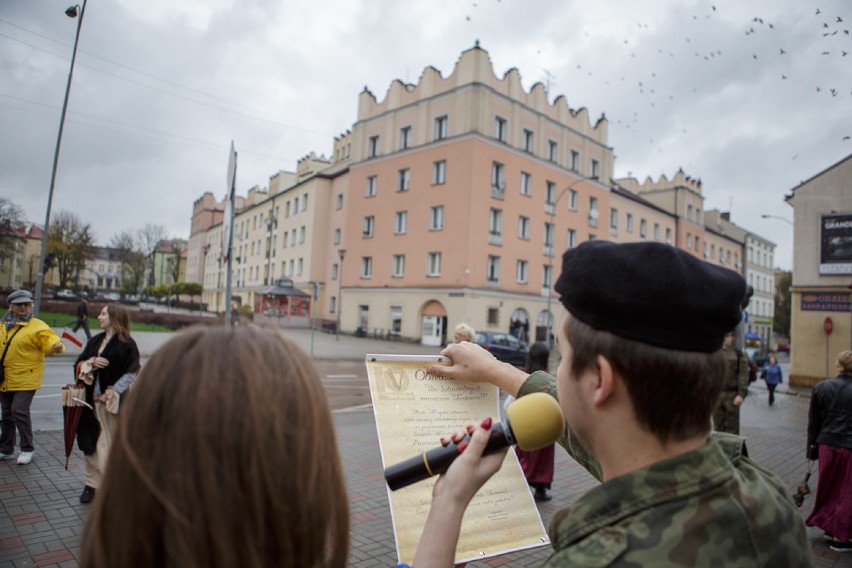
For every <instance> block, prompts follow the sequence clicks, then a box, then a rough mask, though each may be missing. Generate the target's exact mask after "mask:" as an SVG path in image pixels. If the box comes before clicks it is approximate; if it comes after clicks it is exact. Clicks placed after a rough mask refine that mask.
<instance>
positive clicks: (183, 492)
mask: <svg viewBox="0 0 852 568" xmlns="http://www.w3.org/2000/svg"><path fill="white" fill-rule="evenodd" d="M107 469H108V473H107V475H106V477H105V478H104V483H103V485H102V486H101V489H100V491H99V495H100V496H99V498H98V500H97V501H96V502H95V503H94V506H93V509H92V511H91V514H90V515H89V519H88V523H87V525H86V529H85V531H84V533H83V539H82V542H81V546H80V549H81V554H82V562H81V565H82V566H85V567H91V566H95V567H106V566H123V567H133V566H166V567H169V566H175V567H176V566H181V567H183V566H205V567H210V566H212V567H216V566H222V567H224V566H228V567H230V566H250V567H261V566H293V567H295V566H310V567H329V568H337V567H343V566H345V565H346V559H347V555H348V543H349V512H348V498H347V493H346V486H345V483H344V477H343V470H342V466H341V463H340V458H339V456H338V453H337V444H336V441H335V432H334V425H333V423H332V419H331V413H330V411H329V407H328V402H327V400H326V396H325V391H324V389H323V387H322V384H321V383H320V379H319V377H318V375H317V372H316V370H315V368H314V367H313V364H312V362H311V360H310V359H309V358H308V356H307V355H305V353H304V352H302V351H301V350H300V349H299V348H298V347H296V346H295V345H294V344H292V343H291V342H290V341H288V340H286V339H285V338H283V337H282V336H281V335H280V334H279V333H278V332H277V331H274V330H264V329H261V328H258V327H254V326H246V327H237V328H224V327H216V328H197V329H194V330H190V331H187V332H185V333H182V334H180V335H177V336H176V337H175V338H174V339H172V340H171V341H169V342H168V343H167V344H166V345H164V346H163V347H161V348H160V349H159V350H157V351H156V352H155V353H154V354H153V355H152V356H151V358H150V359H149V360H148V362H147V363H146V365H145V367H144V369H143V370H142V371H141V372H140V373H139V376H138V378H137V382H136V384H135V385H134V387H133V392H132V393H131V394H130V395H129V397H128V400H127V401H126V403H125V406H124V408H123V410H122V418H121V425H120V427H119V429H118V432H117V437H116V439H115V441H114V443H113V448H112V450H111V453H110V457H109V463H108V468H107Z"/></svg>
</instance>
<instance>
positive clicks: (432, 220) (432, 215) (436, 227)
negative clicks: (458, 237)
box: [429, 205, 444, 231]
mask: <svg viewBox="0 0 852 568" xmlns="http://www.w3.org/2000/svg"><path fill="white" fill-rule="evenodd" d="M429 230H430V231H443V230H444V206H443V205H435V206H433V207H431V208H429Z"/></svg>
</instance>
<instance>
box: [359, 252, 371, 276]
mask: <svg viewBox="0 0 852 568" xmlns="http://www.w3.org/2000/svg"><path fill="white" fill-rule="evenodd" d="M372 277H373V257H372V256H362V257H361V278H372Z"/></svg>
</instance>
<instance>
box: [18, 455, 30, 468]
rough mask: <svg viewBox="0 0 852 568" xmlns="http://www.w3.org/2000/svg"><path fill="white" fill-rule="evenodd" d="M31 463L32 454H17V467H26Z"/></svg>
mask: <svg viewBox="0 0 852 568" xmlns="http://www.w3.org/2000/svg"><path fill="white" fill-rule="evenodd" d="M31 461H33V453H32V452H21V453H20V454H18V465H27V464H28V463H30V462H31Z"/></svg>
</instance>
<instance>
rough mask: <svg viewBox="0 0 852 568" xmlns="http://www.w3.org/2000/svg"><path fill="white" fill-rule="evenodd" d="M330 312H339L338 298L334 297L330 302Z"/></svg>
mask: <svg viewBox="0 0 852 568" xmlns="http://www.w3.org/2000/svg"><path fill="white" fill-rule="evenodd" d="M328 311H329V312H330V313H332V314H333V313H335V312H336V311H337V296H332V297H331V298H330V299H329V302H328Z"/></svg>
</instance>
